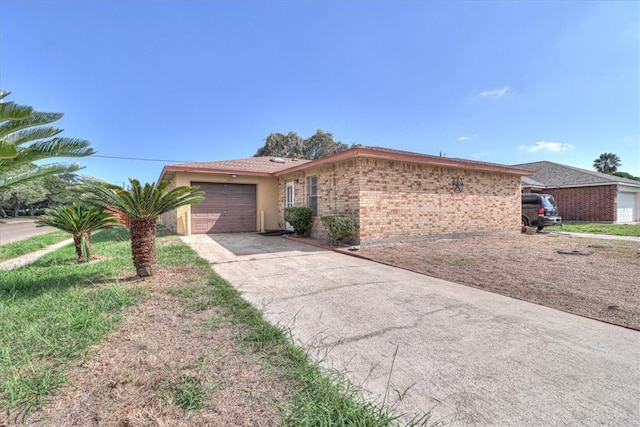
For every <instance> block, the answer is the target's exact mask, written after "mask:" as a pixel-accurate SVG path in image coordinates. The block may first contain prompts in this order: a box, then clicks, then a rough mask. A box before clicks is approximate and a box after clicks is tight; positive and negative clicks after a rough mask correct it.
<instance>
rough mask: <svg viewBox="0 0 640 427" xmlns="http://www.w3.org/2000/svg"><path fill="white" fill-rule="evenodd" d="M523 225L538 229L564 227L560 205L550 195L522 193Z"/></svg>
mask: <svg viewBox="0 0 640 427" xmlns="http://www.w3.org/2000/svg"><path fill="white" fill-rule="evenodd" d="M522 225H526V226H527V227H538V230H542V229H543V228H544V227H546V226H548V225H562V217H561V216H559V215H558V205H557V204H556V201H555V200H554V199H553V196H552V195H550V194H536V193H522Z"/></svg>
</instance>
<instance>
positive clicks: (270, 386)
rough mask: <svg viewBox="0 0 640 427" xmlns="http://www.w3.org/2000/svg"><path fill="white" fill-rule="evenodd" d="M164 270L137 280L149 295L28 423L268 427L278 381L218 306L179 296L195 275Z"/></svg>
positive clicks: (279, 398) (275, 414) (277, 400)
mask: <svg viewBox="0 0 640 427" xmlns="http://www.w3.org/2000/svg"><path fill="white" fill-rule="evenodd" d="M187 271H188V269H185V268H180V267H170V268H163V269H162V270H161V271H160V272H159V274H158V275H156V276H153V277H150V278H147V279H144V281H141V282H138V283H136V284H137V285H138V286H140V285H143V286H145V287H146V288H148V296H146V297H145V299H144V300H143V301H142V302H141V303H140V304H138V305H136V306H134V307H131V308H130V309H129V310H128V311H127V314H126V315H125V317H124V321H123V325H122V327H120V328H118V329H117V330H115V331H113V332H112V333H111V334H110V335H109V336H108V337H107V338H106V339H105V340H104V341H101V342H100V343H98V344H96V345H94V346H92V347H91V348H90V349H89V350H88V351H87V352H86V354H85V356H84V357H83V358H82V360H81V361H79V362H78V363H77V364H75V366H74V367H73V368H72V369H70V370H68V371H67V372H66V377H67V380H68V382H69V384H68V385H67V386H66V387H64V388H63V389H62V390H61V392H60V394H59V395H57V396H53V397H51V398H50V399H49V401H48V404H47V405H45V406H43V407H40V408H37V409H36V410H34V411H33V413H32V414H31V415H30V417H29V419H28V421H27V422H26V423H25V425H34V426H36V425H38V426H40V425H41V426H51V425H82V426H98V425H99V426H141V425H158V426H160V425H161V426H186V425H201V426H273V425H278V424H279V423H280V413H279V407H280V405H281V404H282V403H283V402H284V401H285V400H286V392H285V385H284V384H283V382H282V381H281V380H278V379H277V378H271V377H269V376H268V375H267V374H266V373H265V371H264V369H263V366H262V363H261V362H260V360H259V357H260V355H259V354H258V353H255V352H249V351H243V350H242V349H240V348H238V344H237V343H236V341H235V340H234V336H235V334H236V332H237V331H236V330H235V329H234V326H233V325H232V324H230V323H220V322H216V321H215V319H218V318H219V317H220V312H219V311H220V310H221V309H219V308H217V307H216V308H206V309H203V310H198V309H197V308H188V307H185V305H184V304H183V302H182V299H181V297H180V296H179V295H178V294H173V293H171V292H170V291H171V290H174V291H175V290H179V289H180V288H183V287H184V286H185V284H186V285H187V286H188V283H189V282H193V281H194V278H193V277H192V276H190V275H189V274H187Z"/></svg>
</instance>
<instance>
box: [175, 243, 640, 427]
mask: <svg viewBox="0 0 640 427" xmlns="http://www.w3.org/2000/svg"><path fill="white" fill-rule="evenodd" d="M183 240H184V241H185V242H186V243H187V244H189V245H190V246H191V247H192V248H193V249H195V250H196V251H197V252H198V254H199V255H200V256H202V257H203V258H205V259H207V260H208V261H209V262H210V263H211V264H212V268H213V269H214V270H215V271H216V272H217V273H218V274H219V275H220V276H222V277H223V278H224V279H226V280H227V281H228V282H230V283H231V284H232V285H233V286H235V287H236V288H237V289H239V290H240V291H241V292H242V295H243V297H244V298H245V299H247V300H248V301H249V302H251V303H252V304H254V305H255V306H256V307H258V308H260V309H261V310H263V312H264V314H265V317H266V318H267V319H268V320H269V321H271V322H272V323H274V324H279V325H284V326H286V327H288V328H290V329H291V331H292V334H293V337H294V339H295V340H296V341H297V344H299V345H302V346H304V347H305V348H306V349H307V350H308V351H309V352H310V354H312V355H313V356H315V357H317V358H318V359H320V360H322V361H323V364H324V365H325V366H327V367H330V368H334V369H337V370H339V371H342V372H345V373H346V374H347V376H348V377H349V378H350V380H351V381H352V382H353V383H354V384H356V385H358V386H361V387H362V388H363V389H364V390H366V392H368V393H370V397H371V398H373V399H376V400H377V401H378V402H382V401H383V400H385V399H386V401H385V403H386V404H388V405H390V406H391V407H393V408H394V409H395V410H396V411H397V412H398V413H400V414H403V418H404V420H410V419H411V418H412V417H414V416H416V415H419V414H421V413H423V412H425V411H429V410H430V411H431V414H432V418H431V420H432V422H435V421H439V420H442V421H443V422H444V423H446V424H448V425H455V426H458V425H504V426H524V425H529V426H534V425H535V426H538V425H603V424H604V425H640V399H639V398H638V396H640V333H638V332H637V331H632V330H628V329H625V328H621V327H618V326H613V325H609V324H606V323H602V322H598V321H595V320H591V319H586V318H582V317H579V316H575V315H571V314H568V313H564V312H561V311H557V310H553V309H550V308H546V307H543V306H540V305H535V304H531V303H527V302H524V301H520V300H516V299H512V298H508V297H504V296H501V295H496V294H492V293H490V292H485V291H482V290H478V289H475V288H471V287H468V286H463V285H459V284H455V283H451V282H447V281H444V280H439V279H435V278H432V277H428V276H425V275H421V274H417V273H412V272H409V271H406V270H402V269H399V268H395V267H390V266H386V265H382V264H378V263H375V262H372V261H367V260H363V259H360V258H356V257H351V256H348V255H344V254H340V253H336V252H333V251H327V250H323V249H319V248H315V247H312V246H308V245H305V244H302V243H299V242H295V241H292V240H288V239H286V238H283V237H265V236H260V235H257V234H226V235H223V234H218V235H194V236H188V237H183Z"/></svg>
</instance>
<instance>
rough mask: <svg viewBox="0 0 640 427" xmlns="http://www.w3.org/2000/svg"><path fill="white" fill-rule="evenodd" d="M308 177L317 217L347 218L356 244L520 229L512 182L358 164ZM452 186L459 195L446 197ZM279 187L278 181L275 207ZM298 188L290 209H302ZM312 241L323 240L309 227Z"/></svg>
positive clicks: (499, 176)
mask: <svg viewBox="0 0 640 427" xmlns="http://www.w3.org/2000/svg"><path fill="white" fill-rule="evenodd" d="M312 175H317V177H318V216H319V217H320V216H323V215H347V216H350V217H352V218H353V219H354V220H355V222H356V225H357V226H358V231H357V236H356V241H361V242H365V243H366V242H370V241H375V240H384V239H397V238H406V237H419V236H427V235H434V234H454V233H469V232H488V231H504V230H513V231H516V230H519V229H520V224H521V213H520V177H519V176H516V175H508V174H503V173H491V172H478V171H474V170H463V169H453V168H442V167H432V166H427V165H419V164H412V163H402V162H392V161H386V160H379V159H366V158H358V159H352V160H348V161H344V162H341V163H337V164H331V165H327V166H323V167H321V168H319V169H318V170H316V171H314V172H313V173H308V174H307V175H306V176H312ZM455 178H460V179H461V180H462V181H463V183H464V185H463V187H462V191H461V192H459V193H456V192H455V191H454V190H453V180H454V179H455ZM285 181H286V179H281V180H280V185H279V187H280V189H279V199H280V200H279V204H280V206H284V182H285ZM300 181H301V182H300V183H299V184H296V189H295V191H296V197H295V199H296V206H306V205H307V200H306V192H305V190H304V185H303V180H300ZM299 194H302V195H303V197H302V200H300V199H299V198H298V195H299ZM312 235H313V236H315V237H321V236H324V235H325V231H324V229H323V226H322V223H321V222H320V221H319V220H317V219H316V221H315V222H314V227H313V229H312Z"/></svg>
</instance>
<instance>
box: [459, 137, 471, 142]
mask: <svg viewBox="0 0 640 427" xmlns="http://www.w3.org/2000/svg"><path fill="white" fill-rule="evenodd" d="M468 140H469V137H468V136H459V137H458V141H468Z"/></svg>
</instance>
